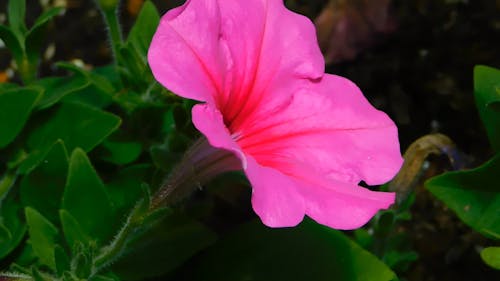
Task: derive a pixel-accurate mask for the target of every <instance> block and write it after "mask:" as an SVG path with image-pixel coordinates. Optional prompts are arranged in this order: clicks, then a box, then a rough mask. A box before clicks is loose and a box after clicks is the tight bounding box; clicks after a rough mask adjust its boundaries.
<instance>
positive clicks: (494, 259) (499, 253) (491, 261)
mask: <svg viewBox="0 0 500 281" xmlns="http://www.w3.org/2000/svg"><path fill="white" fill-rule="evenodd" d="M481 258H482V259H483V261H484V262H485V263H486V264H487V265H489V266H491V267H493V268H494V269H499V270H500V247H488V248H486V249H484V250H482V251H481Z"/></svg>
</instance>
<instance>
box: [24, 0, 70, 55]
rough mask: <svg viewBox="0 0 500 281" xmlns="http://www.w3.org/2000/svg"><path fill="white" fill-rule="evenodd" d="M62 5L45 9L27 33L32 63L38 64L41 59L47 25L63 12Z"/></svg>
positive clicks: (28, 51) (27, 45)
mask: <svg viewBox="0 0 500 281" xmlns="http://www.w3.org/2000/svg"><path fill="white" fill-rule="evenodd" d="M62 10H63V9H62V8H61V7H55V8H51V9H49V10H47V11H45V12H44V13H43V14H42V15H40V17H38V19H37V20H36V21H35V24H34V25H33V26H32V27H31V29H30V30H29V31H28V33H27V34H26V43H25V48H26V55H27V57H28V60H29V61H30V63H31V64H36V62H38V60H39V59H40V51H41V48H42V44H43V39H44V36H45V26H46V25H47V23H48V22H49V21H50V20H51V19H52V18H53V17H54V16H56V15H57V14H59V13H61V11H62Z"/></svg>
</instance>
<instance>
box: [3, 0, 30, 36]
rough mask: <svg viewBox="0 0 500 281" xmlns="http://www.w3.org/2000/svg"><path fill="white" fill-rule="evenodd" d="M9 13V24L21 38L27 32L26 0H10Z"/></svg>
mask: <svg viewBox="0 0 500 281" xmlns="http://www.w3.org/2000/svg"><path fill="white" fill-rule="evenodd" d="M7 15H8V17H9V25H10V27H11V28H12V30H13V31H14V32H16V33H17V34H18V36H19V38H22V37H21V36H23V35H24V33H25V32H26V24H25V23H24V20H25V17H26V0H9V4H8V6H7Z"/></svg>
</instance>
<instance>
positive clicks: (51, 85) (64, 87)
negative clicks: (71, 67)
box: [35, 75, 90, 109]
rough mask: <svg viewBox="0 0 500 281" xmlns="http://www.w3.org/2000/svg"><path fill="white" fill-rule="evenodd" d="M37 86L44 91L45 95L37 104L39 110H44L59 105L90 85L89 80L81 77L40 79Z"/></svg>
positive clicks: (36, 83)
mask: <svg viewBox="0 0 500 281" xmlns="http://www.w3.org/2000/svg"><path fill="white" fill-rule="evenodd" d="M35 85H38V86H41V87H42V88H43V89H44V93H45V95H44V96H43V98H42V99H41V100H40V101H39V102H38V103H37V108H38V109H44V108H47V107H50V106H52V105H54V104H55V103H57V102H58V101H59V100H61V99H62V98H64V97H65V96H67V95H69V94H71V93H74V92H76V91H79V90H81V89H83V88H85V87H87V86H89V85H90V82H89V80H88V79H87V78H86V77H84V76H81V75H74V76H70V77H48V78H42V79H38V80H37V81H36V82H35Z"/></svg>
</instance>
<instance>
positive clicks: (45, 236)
mask: <svg viewBox="0 0 500 281" xmlns="http://www.w3.org/2000/svg"><path fill="white" fill-rule="evenodd" d="M25 215H26V222H27V224H28V232H29V235H30V238H29V239H30V242H31V246H32V247H33V251H34V252H35V254H36V256H37V257H38V259H39V261H40V263H41V264H43V265H46V266H48V267H49V268H50V269H52V270H55V269H56V263H55V257H54V247H55V246H56V237H57V234H58V231H57V228H56V227H55V226H54V225H53V224H52V223H51V222H50V221H49V220H47V219H46V218H45V217H43V216H42V215H41V214H40V213H38V212H37V211H36V210H35V209H33V208H30V207H26V209H25Z"/></svg>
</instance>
